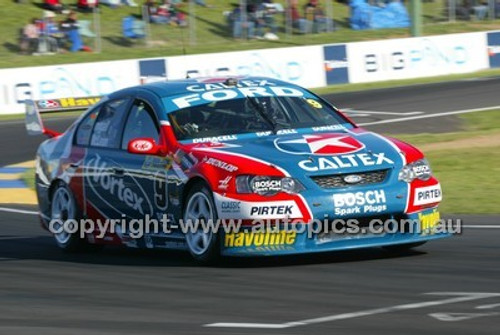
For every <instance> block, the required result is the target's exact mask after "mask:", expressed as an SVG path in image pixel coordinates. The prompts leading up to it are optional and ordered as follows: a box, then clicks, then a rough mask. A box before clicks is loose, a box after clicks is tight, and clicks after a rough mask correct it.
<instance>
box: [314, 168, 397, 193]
mask: <svg viewBox="0 0 500 335" xmlns="http://www.w3.org/2000/svg"><path fill="white" fill-rule="evenodd" d="M388 172H389V170H388V169H385V170H377V171H368V172H359V173H343V174H335V175H328V176H314V177H311V179H312V180H313V181H314V182H315V183H316V184H318V186H319V187H321V188H326V189H331V188H341V187H348V186H358V185H373V184H379V183H382V182H384V181H385V179H386V177H387V174H388ZM351 175H357V176H359V177H360V178H361V180H360V181H359V182H356V183H348V182H346V181H345V180H344V178H345V177H346V176H351Z"/></svg>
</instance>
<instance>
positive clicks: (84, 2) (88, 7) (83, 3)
mask: <svg viewBox="0 0 500 335" xmlns="http://www.w3.org/2000/svg"><path fill="white" fill-rule="evenodd" d="M76 7H78V9H80V10H81V11H82V12H86V13H91V12H93V11H94V8H97V7H99V0H78V2H77V4H76Z"/></svg>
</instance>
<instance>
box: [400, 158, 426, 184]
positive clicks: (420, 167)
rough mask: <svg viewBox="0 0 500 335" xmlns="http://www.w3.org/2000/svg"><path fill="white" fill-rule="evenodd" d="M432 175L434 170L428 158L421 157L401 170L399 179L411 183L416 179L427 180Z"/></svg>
mask: <svg viewBox="0 0 500 335" xmlns="http://www.w3.org/2000/svg"><path fill="white" fill-rule="evenodd" d="M431 177H432V170H431V167H430V165H429V162H428V161H427V160H426V159H419V160H416V161H414V162H412V163H409V164H407V165H405V166H403V168H402V169H401V171H399V176H398V179H399V180H400V181H404V182H407V183H411V182H412V181H414V180H415V179H419V180H423V181H427V180H429V179H430V178H431Z"/></svg>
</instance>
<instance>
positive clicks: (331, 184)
mask: <svg viewBox="0 0 500 335" xmlns="http://www.w3.org/2000/svg"><path fill="white" fill-rule="evenodd" d="M92 99H93V100H92V101H95V102H96V103H95V105H93V106H92V107H91V108H89V109H88V110H87V111H86V112H85V113H83V114H82V115H81V116H80V117H79V118H78V119H77V120H76V121H75V122H74V123H73V124H72V125H71V126H70V127H69V128H68V129H67V130H66V131H65V132H64V133H62V134H60V133H57V132H55V131H53V130H49V129H46V128H45V127H44V125H43V123H42V119H41V117H40V111H44V110H41V108H46V109H48V110H50V109H51V108H54V110H59V109H60V107H61V106H62V105H67V106H69V107H71V108H78V106H80V105H83V106H85V105H86V104H88V103H89V101H88V100H85V99H83V100H82V101H80V100H79V99H69V100H68V99H66V100H64V101H57V100H55V101H51V103H49V104H47V103H40V102H37V101H28V102H27V104H26V105H27V110H26V125H27V130H28V132H29V133H30V134H46V135H47V136H49V137H50V138H49V139H47V140H46V141H45V142H43V143H42V144H41V145H40V147H39V149H38V151H37V154H36V192H37V196H38V202H39V212H40V217H41V222H42V225H43V227H44V228H46V229H48V230H49V231H50V232H51V233H52V234H53V235H54V237H55V241H56V243H57V245H58V246H59V247H60V248H62V249H64V250H68V251H74V250H80V249H82V248H83V247H85V246H88V245H92V244H94V245H102V244H119V245H125V246H129V247H135V248H170V249H182V250H188V251H189V252H190V253H191V255H192V256H193V257H194V258H195V259H197V260H199V261H202V262H209V261H213V260H214V259H217V257H219V256H221V255H222V256H249V255H251V256H266V255H285V254H299V253H312V252H324V251H333V250H343V249H354V248H363V247H386V248H392V249H397V250H404V249H408V248H412V247H415V246H418V245H420V244H423V243H425V242H426V241H428V240H432V239H437V238H441V237H445V236H449V234H448V233H446V231H441V230H439V229H437V228H438V227H439V222H440V220H439V219H440V218H439V212H438V210H437V207H438V205H439V203H440V202H441V200H442V194H441V187H440V184H439V182H438V180H437V179H436V178H435V177H434V176H433V174H432V171H431V169H430V167H429V163H428V162H427V160H426V159H425V158H424V156H423V154H422V153H421V152H420V151H419V150H418V149H416V148H415V147H413V146H411V145H409V144H406V143H404V142H402V141H399V140H396V139H393V138H389V137H384V136H382V135H379V134H376V133H373V132H371V131H368V130H365V129H363V128H361V127H359V126H357V125H356V124H355V123H354V122H353V121H352V120H350V119H349V118H348V117H347V116H346V115H344V114H343V113H342V112H341V111H339V110H338V109H337V108H336V107H334V106H333V105H331V104H330V103H329V102H327V101H326V100H324V99H322V98H321V97H319V96H317V95H315V94H313V93H312V92H310V91H308V90H306V89H304V88H302V87H299V86H297V85H293V84H290V83H287V82H284V81H280V80H277V79H271V78H263V77H237V78H231V77H228V78H208V79H206V78H205V79H186V80H180V81H165V82H156V83H151V84H146V85H143V86H137V87H132V88H127V89H123V90H120V91H117V92H115V93H112V94H110V95H108V96H106V97H103V98H101V99H100V100H99V99H94V98H92ZM148 220H149V221H148ZM154 220H156V221H154ZM144 221H147V223H146V224H144ZM82 222H83V223H82ZM110 222H111V223H119V224H113V225H112V224H109V223H110ZM158 222H161V223H162V224H161V225H160V226H161V227H158V224H157V223H158ZM193 222H194V223H193ZM401 222H404V223H405V225H402V224H401ZM70 223H72V224H70ZM152 223H154V224H155V226H154V227H153V228H155V229H150V228H151V225H152ZM138 227H139V228H141V229H142V231H140V232H139V229H138Z"/></svg>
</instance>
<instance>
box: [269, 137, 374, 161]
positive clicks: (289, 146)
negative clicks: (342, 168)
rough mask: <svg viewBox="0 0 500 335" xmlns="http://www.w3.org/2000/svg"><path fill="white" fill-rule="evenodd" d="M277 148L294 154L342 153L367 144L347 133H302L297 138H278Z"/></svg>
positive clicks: (276, 141) (359, 148)
mask: <svg viewBox="0 0 500 335" xmlns="http://www.w3.org/2000/svg"><path fill="white" fill-rule="evenodd" d="M274 145H275V146H276V148H277V149H278V150H280V151H282V152H285V153H288V154H293V155H310V154H313V155H329V156H331V155H341V154H348V153H352V152H356V151H359V150H361V149H363V148H364V147H365V146H364V145H363V144H362V143H360V142H358V140H356V139H355V138H353V137H351V136H349V135H345V134H315V135H302V136H300V137H297V138H295V139H289V138H287V139H280V138H278V139H276V140H275V141H274Z"/></svg>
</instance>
